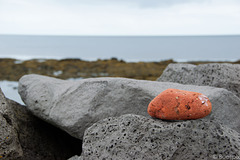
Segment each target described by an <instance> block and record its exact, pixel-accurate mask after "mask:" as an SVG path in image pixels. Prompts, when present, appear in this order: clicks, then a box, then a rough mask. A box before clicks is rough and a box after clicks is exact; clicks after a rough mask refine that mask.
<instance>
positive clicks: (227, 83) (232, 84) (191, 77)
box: [157, 63, 240, 97]
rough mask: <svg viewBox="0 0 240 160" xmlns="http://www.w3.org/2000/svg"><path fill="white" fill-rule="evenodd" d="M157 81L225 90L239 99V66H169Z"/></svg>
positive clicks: (224, 64) (217, 64)
mask: <svg viewBox="0 0 240 160" xmlns="http://www.w3.org/2000/svg"><path fill="white" fill-rule="evenodd" d="M157 81H161V82H176V83H181V84H192V85H200V86H213V87H219V88H225V89H227V90H229V91H231V92H233V93H234V94H236V95H237V96H238V97H240V65H239V64H227V63H223V64H220V63H211V64H201V65H197V66H196V65H192V64H169V65H168V66H167V68H166V69H165V70H164V72H163V74H162V75H161V76H160V77H159V78H158V79H157Z"/></svg>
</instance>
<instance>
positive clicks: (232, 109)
mask: <svg viewBox="0 0 240 160" xmlns="http://www.w3.org/2000/svg"><path fill="white" fill-rule="evenodd" d="M168 88H176V89H182V90H188V91H194V92H200V93H203V94H204V95H206V96H208V98H209V99H210V101H211V103H212V107H213V110H212V114H211V115H210V116H208V117H206V118H209V119H214V120H215V121H217V122H219V123H223V124H226V125H228V127H230V128H233V129H236V130H238V131H240V124H239V121H240V117H239V114H240V107H239V106H240V99H239V98H238V97H236V96H235V95H234V94H233V93H231V92H229V91H227V90H225V89H220V88H213V87H207V86H192V85H181V84H176V83H164V82H163V83H160V82H153V81H144V80H133V79H127V78H91V79H83V80H80V81H75V82H72V81H66V80H60V79H56V78H51V77H47V76H40V75H26V76H23V77H22V78H21V79H20V81H19V93H20V95H21V97H22V100H23V101H24V102H25V104H26V105H27V107H28V108H29V110H30V111H31V112H32V113H33V114H35V115H36V116H38V117H40V118H42V119H44V120H45V121H47V122H49V123H51V124H53V125H55V126H57V127H59V128H61V129H63V130H65V131H66V132H68V133H69V134H70V135H72V136H74V137H76V138H80V139H82V137H83V134H84V131H85V129H86V128H88V127H90V126H91V125H92V124H93V123H95V122H97V121H99V120H101V119H104V118H106V117H113V116H120V115H123V114H129V113H133V114H138V115H143V116H146V117H148V116H149V115H148V113H147V107H148V104H149V103H150V101H151V100H152V99H153V98H154V97H156V96H157V95H158V94H159V93H161V92H162V91H164V90H166V89H168Z"/></svg>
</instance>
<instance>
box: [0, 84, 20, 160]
mask: <svg viewBox="0 0 240 160" xmlns="http://www.w3.org/2000/svg"><path fill="white" fill-rule="evenodd" d="M0 123H1V125H0V159H10V160H11V159H18V158H20V157H21V156H22V155H23V151H22V147H21V145H20V143H19V139H18V134H17V131H16V129H15V126H16V121H15V119H14V113H13V111H12V107H11V106H9V105H8V102H7V100H6V98H5V96H4V94H3V93H2V90H1V88H0Z"/></svg>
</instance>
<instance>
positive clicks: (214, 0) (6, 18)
mask: <svg viewBox="0 0 240 160" xmlns="http://www.w3.org/2000/svg"><path fill="white" fill-rule="evenodd" d="M1 3H2V4H1V5H0V24H1V26H0V34H4V33H5V34H7V33H10V34H11V33H13V34H14V33H15V34H61V35H197V34H200V35H201V34H240V31H239V28H240V22H239V19H240V3H239V2H238V1H236V0H208V1H207V0H182V1H180V0H161V1H159V0H131V1H129V0H114V1H113V0H101V1H100V0H68V1H65V0H64V1H63V0H41V1H37V0H21V1H19V0H1Z"/></svg>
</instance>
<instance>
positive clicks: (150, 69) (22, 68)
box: [0, 57, 240, 81]
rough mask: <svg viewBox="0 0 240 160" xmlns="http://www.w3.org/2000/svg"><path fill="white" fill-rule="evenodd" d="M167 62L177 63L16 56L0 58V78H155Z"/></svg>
mask: <svg viewBox="0 0 240 160" xmlns="http://www.w3.org/2000/svg"><path fill="white" fill-rule="evenodd" d="M170 63H179V62H176V61H174V60H172V59H169V60H164V61H154V62H126V61H124V60H122V59H117V58H114V57H113V58H111V59H98V60H96V61H85V60H81V59H74V58H68V59H61V60H56V59H31V60H25V61H23V60H18V59H11V58H0V68H1V70H0V80H8V81H18V80H19V78H21V77H22V76H23V75H26V74H41V75H47V76H51V77H56V78H60V79H70V78H95V77H125V78H133V79H141V80H156V79H157V78H158V77H159V76H160V75H161V74H162V72H163V70H164V69H165V68H166V67H167V65H168V64H170ZM181 63H189V64H195V65H198V64H205V63H232V64H240V60H238V61H234V62H229V61H220V62H219V61H191V62H181Z"/></svg>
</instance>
